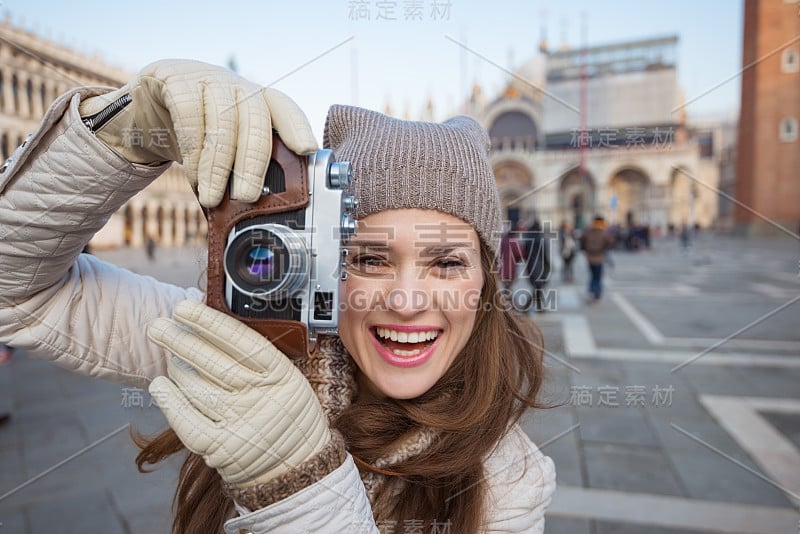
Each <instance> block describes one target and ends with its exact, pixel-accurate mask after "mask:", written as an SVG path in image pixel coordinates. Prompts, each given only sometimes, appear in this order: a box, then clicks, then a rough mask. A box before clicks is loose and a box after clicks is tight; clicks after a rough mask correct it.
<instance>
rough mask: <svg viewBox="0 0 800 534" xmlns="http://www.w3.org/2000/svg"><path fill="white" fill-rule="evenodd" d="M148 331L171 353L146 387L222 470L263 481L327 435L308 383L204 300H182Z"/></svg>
mask: <svg viewBox="0 0 800 534" xmlns="http://www.w3.org/2000/svg"><path fill="white" fill-rule="evenodd" d="M147 335H148V337H149V338H150V339H151V340H152V341H153V342H155V343H157V344H158V345H160V346H162V347H164V348H166V349H167V350H169V351H171V352H172V353H174V354H175V357H173V358H171V359H170V361H169V362H168V365H167V369H168V374H169V378H167V377H164V376H160V377H157V378H156V379H155V380H153V382H152V383H151V384H150V393H151V394H152V396H153V398H154V399H155V400H156V403H157V404H158V406H159V408H161V411H162V412H164V415H165V416H166V418H167V421H168V422H169V424H170V426H171V427H172V429H173V430H174V431H175V433H176V434H177V435H178V437H179V438H180V439H181V441H182V442H183V443H184V445H186V447H187V448H188V449H189V450H191V451H192V452H194V453H196V454H199V455H201V456H202V457H203V459H204V460H205V462H206V463H207V464H208V465H209V466H210V467H213V468H215V469H216V470H217V471H218V472H219V473H220V475H221V476H222V478H223V479H224V480H225V481H226V482H228V483H230V484H234V485H236V486H239V487H249V486H253V485H256V484H260V483H263V482H267V481H269V480H271V479H273V478H275V477H277V476H279V475H281V474H283V473H286V472H288V471H289V470H291V469H292V468H294V467H297V466H298V465H300V464H301V463H302V462H303V461H305V460H307V459H309V458H310V457H312V456H313V455H315V454H317V453H319V452H320V451H321V450H322V448H323V447H324V446H325V445H326V444H327V443H328V442H329V441H330V440H331V434H330V430H329V428H328V425H327V422H326V418H325V416H324V415H323V413H322V409H321V408H320V405H319V401H318V400H317V398H316V396H315V394H314V392H313V391H312V389H311V387H310V385H309V384H308V382H307V381H306V379H305V378H304V377H303V375H302V374H301V373H300V371H298V370H297V368H296V367H295V366H294V364H292V362H291V361H289V359H288V358H287V357H286V356H285V355H284V354H283V353H282V352H280V351H279V350H278V349H276V348H275V347H274V346H273V345H272V343H270V342H269V340H268V339H266V338H265V337H263V336H262V335H261V334H259V333H258V332H256V331H255V330H253V329H251V328H249V327H248V326H246V325H245V324H244V323H242V322H240V321H238V320H237V319H235V318H233V317H230V316H228V315H225V314H224V313H222V312H219V311H217V310H214V309H212V308H209V307H208V306H206V305H205V304H201V303H198V302H193V301H184V302H181V303H180V304H178V305H177V306H176V307H175V310H174V312H173V319H172V320H169V319H163V318H162V319H157V320H156V321H155V322H153V324H151V325H150V327H149V329H148V331H147Z"/></svg>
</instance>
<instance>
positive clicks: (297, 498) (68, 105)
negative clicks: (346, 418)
mask: <svg viewBox="0 0 800 534" xmlns="http://www.w3.org/2000/svg"><path fill="white" fill-rule="evenodd" d="M106 91H108V89H105V88H80V89H75V90H73V91H70V92H69V93H67V94H65V95H63V96H61V97H60V98H59V99H58V100H57V101H56V102H55V103H54V104H53V105H52V106H51V107H50V109H49V110H48V112H47V114H46V115H45V117H44V119H43V120H42V122H41V124H40V126H39V128H38V129H37V130H36V132H34V133H33V134H32V135H31V136H29V138H28V140H27V141H26V142H25V143H24V144H23V146H21V147H19V148H18V149H17V150H16V151H15V152H14V154H13V155H12V156H11V162H10V163H9V164H8V165H7V166H6V168H5V170H4V171H3V172H2V173H0V343H6V344H8V345H10V346H13V347H18V348H21V349H25V350H26V351H27V352H28V354H30V355H31V356H34V357H40V358H45V359H48V360H51V361H53V362H54V363H56V364H57V365H59V366H61V367H64V368H66V369H69V370H72V371H75V372H78V373H81V374H84V375H88V376H93V377H99V378H106V379H109V380H113V381H115V382H118V383H121V384H124V385H126V386H136V387H147V385H148V384H149V382H150V381H151V380H152V379H153V377H155V376H158V375H162V374H166V366H165V361H166V357H167V354H166V353H165V351H164V350H163V349H161V348H159V347H158V346H156V345H155V344H153V343H151V342H149V341H148V339H147V337H146V335H145V329H146V326H147V324H148V323H150V322H151V321H152V320H153V319H155V318H156V317H168V316H170V315H171V313H172V308H173V306H174V305H175V304H176V303H178V302H180V301H181V300H185V299H194V300H201V299H202V298H203V294H202V293H201V292H200V291H199V290H197V289H183V288H179V287H176V286H173V285H169V284H165V283H162V282H159V281H157V280H155V279H153V278H150V277H146V276H140V275H137V274H134V273H132V272H130V271H127V270H125V269H121V268H119V267H116V266H114V265H111V264H108V263H104V262H102V261H100V260H98V259H97V258H95V257H93V256H88V255H81V254H80V251H81V250H82V248H83V246H84V245H85V244H86V243H87V242H88V241H89V239H90V238H91V237H92V235H94V233H95V232H97V231H98V230H99V229H100V228H101V227H102V226H103V225H104V224H105V223H106V221H107V220H108V219H109V217H110V216H111V215H112V214H113V213H114V212H115V211H116V210H117V209H119V208H120V207H121V206H122V205H123V204H124V203H125V202H126V201H127V200H128V199H129V198H130V197H132V196H133V195H135V194H136V193H137V192H138V191H140V190H142V189H143V188H144V187H146V186H147V185H148V184H149V183H150V182H152V181H153V180H154V179H156V178H157V177H158V176H159V175H160V174H161V173H162V172H164V171H165V170H166V168H167V165H162V166H158V167H148V166H144V165H136V164H131V163H130V162H128V161H127V160H125V159H123V158H122V157H120V156H119V155H118V154H116V153H115V152H114V151H113V150H111V149H110V148H109V147H107V146H106V145H105V144H103V143H102V142H101V141H99V140H98V139H97V138H95V136H94V135H92V134H91V133H90V132H89V130H88V129H87V128H86V127H85V126H84V124H83V123H82V121H81V120H80V116H79V114H78V104H79V102H80V100H81V98H87V97H89V96H93V95H96V94H100V93H103V92H106ZM485 466H486V472H487V476H488V477H489V480H490V482H491V484H490V486H491V491H490V494H489V496H488V497H489V501H488V502H487V507H488V511H489V520H490V523H489V525H487V529H486V532H492V533H500V532H503V533H507V532H525V533H541V532H543V531H544V511H545V509H546V507H547V505H548V504H549V502H550V499H551V495H552V493H553V491H554V489H555V470H554V467H553V463H552V461H551V460H550V459H549V458H548V457H546V456H544V455H542V453H541V452H540V451H539V450H538V449H537V448H536V446H535V445H534V444H533V443H532V442H531V441H530V439H528V437H527V436H526V435H525V434H524V433H523V432H522V431H521V430H520V429H519V427H516V426H515V427H513V428H512V429H511V430H510V431H509V432H508V434H507V435H506V436H505V437H504V438H503V439H502V440H501V441H500V442H499V443H498V445H497V447H496V448H495V449H494V451H493V452H492V453H491V454H490V455H489V456H488V457H487V459H486V463H485ZM237 509H238V511H239V513H240V517H238V518H236V519H232V520H230V521H228V522H227V523H226V525H225V532H226V533H229V534H233V533H238V532H253V533H260V532H286V533H301V532H302V533H307V532H370V533H374V532H378V528H377V527H376V525H375V523H374V521H373V518H372V511H371V509H370V506H369V501H368V500H367V497H366V492H365V490H364V486H363V484H362V483H361V479H360V477H359V474H358V470H357V468H356V466H355V464H354V463H353V460H352V458H351V457H350V456H349V455H348V456H347V459H346V460H345V462H344V463H343V464H342V465H341V466H340V467H339V468H337V469H336V470H334V471H333V472H332V473H330V474H329V475H328V476H327V477H325V478H324V479H322V480H321V481H319V482H317V483H316V484H313V485H311V486H308V487H307V488H305V489H303V490H301V491H299V492H297V493H295V494H294V495H292V496H291V497H289V498H287V499H284V500H282V501H280V502H277V503H275V504H273V505H271V506H268V507H266V508H263V509H261V510H256V511H250V510H247V509H244V508H242V507H237ZM399 528H402V525H398V526H397V527H396V530H398V529H399Z"/></svg>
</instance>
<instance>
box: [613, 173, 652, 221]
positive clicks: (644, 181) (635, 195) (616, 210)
mask: <svg viewBox="0 0 800 534" xmlns="http://www.w3.org/2000/svg"><path fill="white" fill-rule="evenodd" d="M651 185H652V180H651V179H650V176H649V175H648V174H647V173H646V172H645V171H644V170H643V169H641V168H639V167H635V166H626V167H622V168H620V169H618V170H617V171H616V172H614V173H613V174H612V175H611V179H610V180H609V181H608V190H609V200H610V206H611V211H612V215H613V216H612V222H614V223H618V224H621V225H623V226H633V225H636V224H639V223H641V222H644V221H648V222H649V220H650V187H651Z"/></svg>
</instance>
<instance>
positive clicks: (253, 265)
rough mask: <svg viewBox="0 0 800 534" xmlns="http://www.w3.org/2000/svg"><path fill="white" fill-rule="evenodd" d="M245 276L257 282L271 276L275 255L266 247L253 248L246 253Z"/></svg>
mask: <svg viewBox="0 0 800 534" xmlns="http://www.w3.org/2000/svg"><path fill="white" fill-rule="evenodd" d="M247 256H248V258H247V265H246V268H247V274H248V275H249V276H252V277H255V278H256V279H258V280H263V279H264V278H267V277H269V276H272V269H273V266H274V265H275V264H274V259H275V253H274V252H272V250H270V249H268V248H266V247H253V249H252V250H250V252H249V253H248V255H247Z"/></svg>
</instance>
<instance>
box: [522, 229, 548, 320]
mask: <svg viewBox="0 0 800 534" xmlns="http://www.w3.org/2000/svg"><path fill="white" fill-rule="evenodd" d="M525 258H526V265H525V274H526V275H527V276H528V279H529V280H530V283H531V287H532V288H533V295H532V297H531V304H532V305H533V306H534V309H535V310H536V311H544V305H543V292H544V288H545V286H546V285H547V282H548V281H549V280H550V251H549V250H548V248H547V240H546V239H545V237H544V233H543V232H542V224H541V223H540V222H539V220H538V219H537V220H534V221H533V224H531V226H530V228H528V230H527V231H526V232H525Z"/></svg>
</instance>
